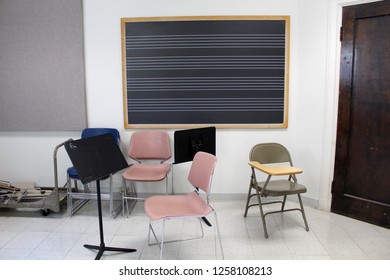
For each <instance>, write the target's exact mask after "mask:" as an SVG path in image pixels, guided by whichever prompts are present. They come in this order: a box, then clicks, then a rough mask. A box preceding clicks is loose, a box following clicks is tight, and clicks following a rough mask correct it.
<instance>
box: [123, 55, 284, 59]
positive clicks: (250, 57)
mask: <svg viewBox="0 0 390 280" xmlns="http://www.w3.org/2000/svg"><path fill="white" fill-rule="evenodd" d="M210 57H215V58H220V59H226V58H232V59H252V58H258V59H261V58H279V57H284V56H282V55H182V56H177V55H172V56H136V57H129V58H139V59H143V58H155V59H165V58H167V59H172V58H174V59H183V58H184V59H186V58H194V59H203V58H204V59H208V58H210Z"/></svg>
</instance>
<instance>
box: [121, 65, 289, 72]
mask: <svg viewBox="0 0 390 280" xmlns="http://www.w3.org/2000/svg"><path fill="white" fill-rule="evenodd" d="M191 69H197V70H217V69H218V70H228V69H240V70H244V69H247V70H261V69H270V70H271V69H273V70H275V69H276V70H278V69H284V67H281V66H279V67H277V66H275V67H269V66H264V67H259V66H253V67H241V66H237V67H185V68H183V67H169V68H167V67H155V68H130V69H127V70H128V71H135V70H137V71H158V70H161V71H163V70H191Z"/></svg>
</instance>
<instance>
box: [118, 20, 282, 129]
mask: <svg viewBox="0 0 390 280" xmlns="http://www.w3.org/2000/svg"><path fill="white" fill-rule="evenodd" d="M288 39H289V17H288V16H284V17H208V18H207V17H206V18H205V17H180V18H177V17H176V18H124V19H122V44H123V46H122V56H123V59H122V60H123V91H124V94H123V96H124V98H123V101H124V119H125V127H126V128H131V127H152V126H158V127H186V126H191V125H202V124H205V125H206V124H207V125H214V126H216V127H219V128H223V127H287V107H288V106H287V105H288V102H287V101H288V51H289V46H288V43H289V41H288Z"/></svg>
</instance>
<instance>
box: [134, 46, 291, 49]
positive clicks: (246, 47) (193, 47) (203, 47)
mask: <svg viewBox="0 0 390 280" xmlns="http://www.w3.org/2000/svg"><path fill="white" fill-rule="evenodd" d="M221 46H222V45H219V46H215V45H213V46H199V47H198V46H180V47H168V46H165V47H148V48H145V47H144V48H140V47H137V48H127V50H152V49H154V50H155V49H160V50H164V49H215V48H221ZM223 47H226V48H228V49H238V48H241V49H248V48H252V49H253V48H271V47H272V48H277V49H281V48H284V47H285V46H284V45H283V46H272V45H269V46H256V45H253V46H223Z"/></svg>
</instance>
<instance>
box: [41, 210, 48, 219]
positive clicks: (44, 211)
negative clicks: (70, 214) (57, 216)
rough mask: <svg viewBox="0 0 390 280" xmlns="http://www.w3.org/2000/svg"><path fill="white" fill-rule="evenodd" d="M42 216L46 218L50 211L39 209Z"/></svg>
mask: <svg viewBox="0 0 390 280" xmlns="http://www.w3.org/2000/svg"><path fill="white" fill-rule="evenodd" d="M41 214H42V216H45V217H46V216H48V215H49V214H50V209H41Z"/></svg>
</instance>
